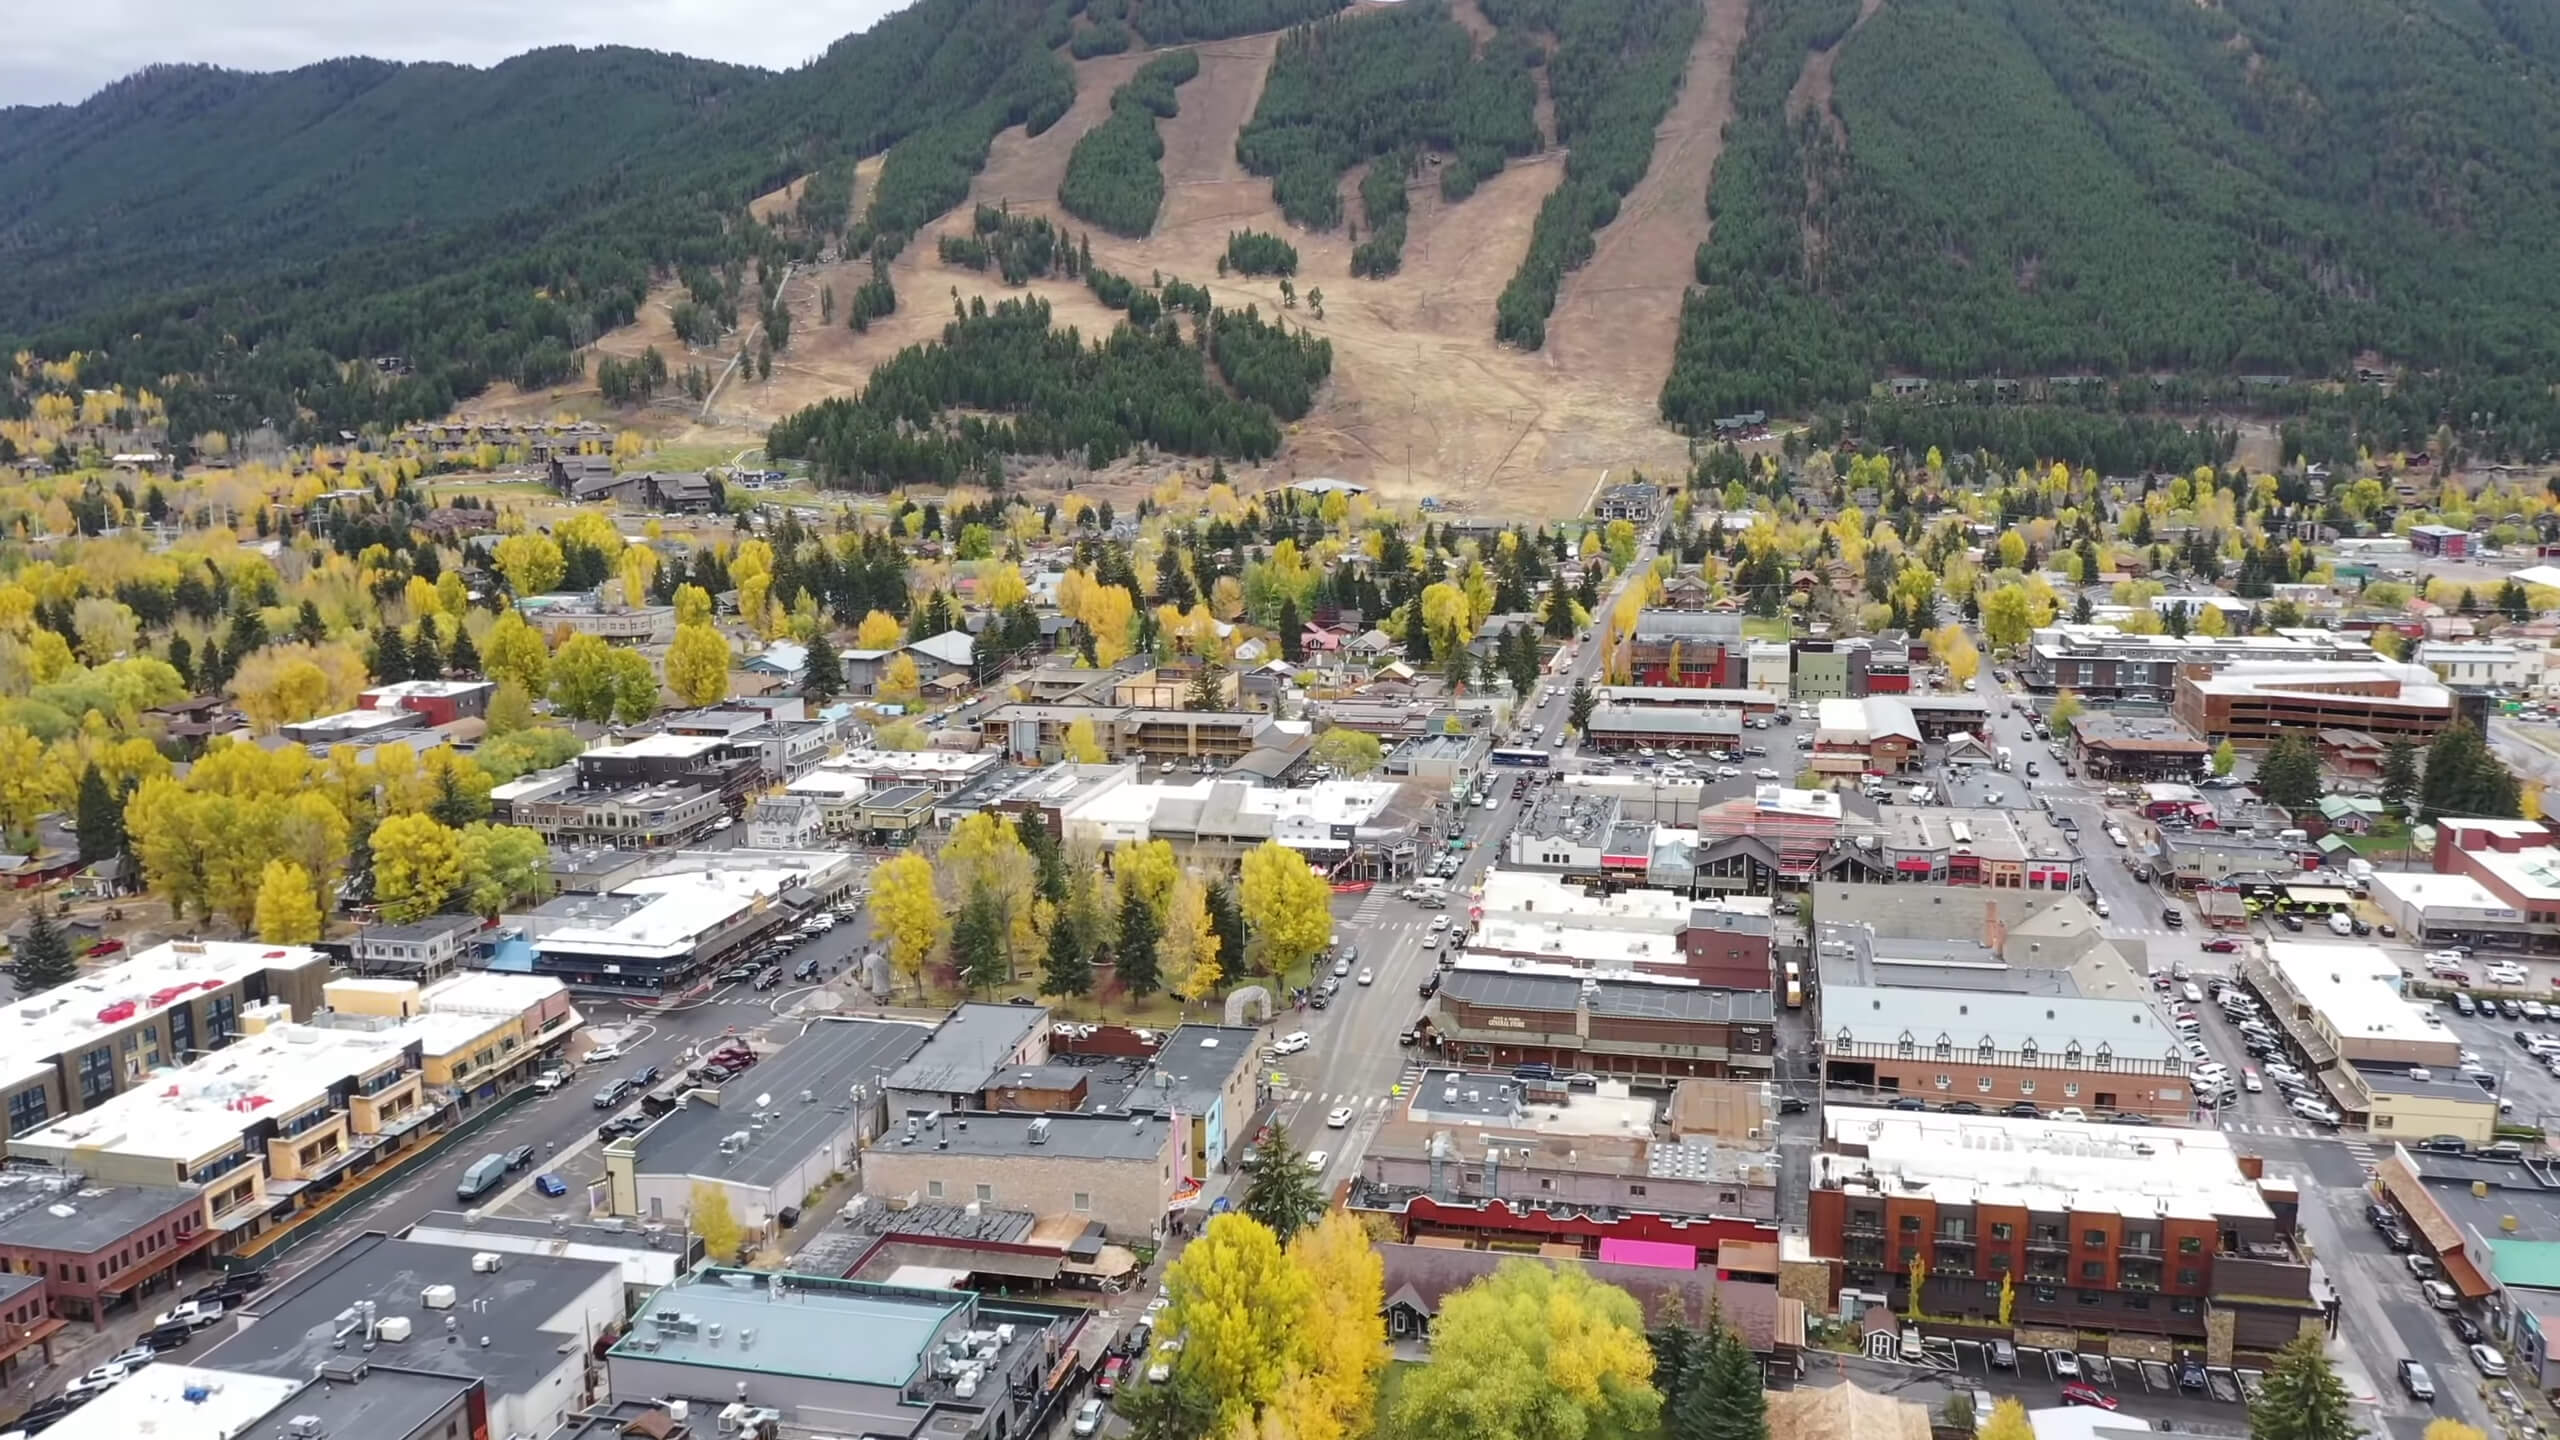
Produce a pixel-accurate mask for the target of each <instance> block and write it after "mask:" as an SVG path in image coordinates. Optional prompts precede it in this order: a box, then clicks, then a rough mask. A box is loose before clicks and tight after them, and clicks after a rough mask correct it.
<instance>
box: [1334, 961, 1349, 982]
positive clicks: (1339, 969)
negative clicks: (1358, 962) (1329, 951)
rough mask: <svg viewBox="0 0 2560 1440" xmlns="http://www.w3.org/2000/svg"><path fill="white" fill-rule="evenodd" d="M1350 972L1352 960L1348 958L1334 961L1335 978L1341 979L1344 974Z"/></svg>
mask: <svg viewBox="0 0 2560 1440" xmlns="http://www.w3.org/2000/svg"><path fill="white" fill-rule="evenodd" d="M1350 973H1351V962H1350V961H1348V960H1336V961H1334V962H1333V978H1334V979H1336V980H1339V979H1341V978H1342V977H1343V976H1345V975H1348V974H1350Z"/></svg>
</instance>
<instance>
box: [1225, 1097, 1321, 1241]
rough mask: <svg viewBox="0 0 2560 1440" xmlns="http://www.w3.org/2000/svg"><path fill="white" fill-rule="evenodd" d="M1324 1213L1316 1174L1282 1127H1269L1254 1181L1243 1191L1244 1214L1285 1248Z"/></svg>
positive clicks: (1258, 1152) (1259, 1148)
mask: <svg viewBox="0 0 2560 1440" xmlns="http://www.w3.org/2000/svg"><path fill="white" fill-rule="evenodd" d="M1323 1209H1324V1197H1323V1195H1322V1194H1321V1193H1320V1192H1319V1191H1318V1190H1317V1189H1316V1172H1314V1171H1313V1170H1310V1169H1308V1168H1307V1162H1306V1157H1305V1156H1304V1155H1303V1154H1301V1153H1300V1151H1299V1150H1298V1147H1297V1146H1296V1145H1295V1144H1294V1143H1292V1142H1291V1141H1290V1139H1289V1132H1288V1131H1287V1130H1286V1129H1284V1128H1282V1127H1281V1126H1278V1125H1274V1126H1272V1127H1271V1138H1270V1139H1268V1140H1265V1141H1263V1142H1262V1144H1261V1145H1260V1147H1258V1150H1257V1153H1256V1154H1255V1156H1254V1160H1253V1179H1252V1181H1251V1182H1250V1183H1248V1184H1247V1185H1246V1186H1245V1187H1244V1213H1246V1214H1247V1215H1250V1216H1252V1217H1253V1218H1254V1219H1256V1220H1259V1221H1261V1222H1262V1223H1263V1224H1264V1225H1265V1226H1266V1227H1268V1228H1269V1229H1270V1231H1271V1233H1272V1234H1274V1235H1276V1236H1278V1237H1280V1243H1281V1244H1283V1245H1286V1244H1288V1243H1289V1241H1290V1239H1291V1238H1292V1237H1293V1236H1295V1235H1296V1234H1297V1233H1298V1232H1299V1231H1300V1230H1303V1229H1305V1228H1306V1227H1307V1226H1308V1224H1309V1223H1310V1222H1312V1221H1313V1220H1314V1219H1315V1218H1316V1216H1317V1214H1318V1213H1320V1212H1321V1211H1322V1210H1323Z"/></svg>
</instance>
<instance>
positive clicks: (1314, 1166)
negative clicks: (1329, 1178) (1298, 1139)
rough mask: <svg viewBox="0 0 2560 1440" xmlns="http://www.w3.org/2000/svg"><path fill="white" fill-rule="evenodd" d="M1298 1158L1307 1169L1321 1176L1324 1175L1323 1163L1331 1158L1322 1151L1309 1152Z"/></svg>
mask: <svg viewBox="0 0 2560 1440" xmlns="http://www.w3.org/2000/svg"><path fill="white" fill-rule="evenodd" d="M1300 1158H1301V1159H1303V1160H1304V1161H1305V1163H1306V1167H1307V1168H1308V1169H1310V1170H1313V1171H1314V1172H1316V1173H1317V1174H1319V1175H1321V1174H1323V1173H1324V1167H1325V1162H1326V1161H1328V1160H1331V1159H1332V1158H1333V1157H1332V1156H1331V1155H1329V1154H1327V1153H1325V1152H1324V1151H1322V1150H1310V1151H1308V1152H1307V1153H1306V1154H1305V1155H1304V1156H1302V1157H1300Z"/></svg>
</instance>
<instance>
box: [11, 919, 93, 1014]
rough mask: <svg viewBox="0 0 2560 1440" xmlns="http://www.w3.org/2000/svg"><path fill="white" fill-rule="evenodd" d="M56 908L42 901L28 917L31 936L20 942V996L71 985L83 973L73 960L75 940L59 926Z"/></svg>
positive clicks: (28, 933) (18, 966)
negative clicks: (73, 941) (72, 952)
mask: <svg viewBox="0 0 2560 1440" xmlns="http://www.w3.org/2000/svg"><path fill="white" fill-rule="evenodd" d="M58 918H59V917H58V916H57V915H56V914H55V912H54V909H53V907H52V906H50V905H47V904H46V903H45V902H44V901H42V900H38V901H37V902H36V903H35V907H34V909H33V910H32V911H30V912H29V914H28V917H27V933H26V936H25V938H23V939H21V940H20V941H19V942H18V952H17V960H18V963H17V980H18V993H19V994H21V995H34V994H38V993H41V992H43V991H46V990H50V989H52V988H54V987H55V986H57V985H65V984H68V983H70V981H71V979H72V977H73V976H76V975H78V974H79V973H80V962H79V961H77V960H75V959H73V958H72V956H71V937H69V936H67V935H65V934H63V933H62V927H61V926H60V925H59V924H58V923H56V921H57V919H58Z"/></svg>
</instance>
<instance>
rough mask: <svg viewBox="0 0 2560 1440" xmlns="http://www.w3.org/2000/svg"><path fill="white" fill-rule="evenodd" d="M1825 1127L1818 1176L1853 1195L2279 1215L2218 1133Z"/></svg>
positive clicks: (1950, 1123) (1864, 1117)
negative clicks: (2268, 1206) (1847, 1150)
mask: <svg viewBox="0 0 2560 1440" xmlns="http://www.w3.org/2000/svg"><path fill="white" fill-rule="evenodd" d="M1822 1131H1823V1149H1822V1150H1821V1151H1820V1152H1818V1153H1817V1154H1816V1155H1815V1156H1814V1157H1813V1183H1814V1184H1815V1185H1817V1186H1831V1187H1838V1188H1841V1189H1845V1190H1848V1191H1850V1192H1851V1193H1853V1194H1873V1195H1891V1196H1895V1197H1900V1198H1910V1197H1913V1196H1922V1195H1925V1196H1927V1197H1928V1198H1929V1199H1931V1200H1933V1201H1935V1202H1936V1203H1938V1204H1941V1205H2015V1206H2020V1207H2023V1208H2025V1209H2028V1210H2036V1211H2044V1212H2047V1213H2055V1212H2061V1213H2071V1212H2079V1211H2087V1212H2093V1213H2097V1214H2114V1215H2126V1216H2145V1217H2149V1216H2159V1217H2162V1218H2171V1217H2174V1218H2179V1219H2190V1220H2211V1219H2216V1218H2234V1217H2256V1218H2259V1219H2273V1218H2274V1215H2273V1212H2272V1211H2270V1210H2269V1209H2268V1208H2267V1202H2266V1200H2265V1199H2264V1197H2262V1196H2261V1195H2260V1194H2259V1193H2258V1189H2257V1186H2256V1185H2255V1184H2254V1183H2252V1182H2251V1181H2250V1180H2249V1178H2248V1177H2247V1176H2246V1175H2244V1174H2242V1173H2241V1170H2240V1163H2239V1157H2238V1156H2237V1155H2236V1154H2235V1153H2234V1152H2233V1151H2232V1148H2231V1141H2230V1139H2229V1137H2227V1136H2226V1135H2224V1134H2223V1133H2222V1132H2221V1131H2219V1130H2186V1129H2174V1128H2168V1127H2144V1128H2141V1129H2128V1128H2126V1127H2124V1126H2121V1125H2108V1124H2102V1123H2095V1122H2082V1121H2071V1120H2012V1119H2008V1118H2006V1117H1998V1116H1987V1115H1949V1114H1943V1113H1940V1112H1935V1111H1926V1110H1878V1109H1868V1108H1866V1107H1863V1106H1855V1105H1832V1106H1830V1107H1828V1108H1826V1109H1825V1111H1824V1112H1823V1119H1822ZM1844 1149H1849V1150H1856V1151H1860V1152H1863V1153H1857V1154H1849V1153H1842V1152H1843V1150H1844Z"/></svg>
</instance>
